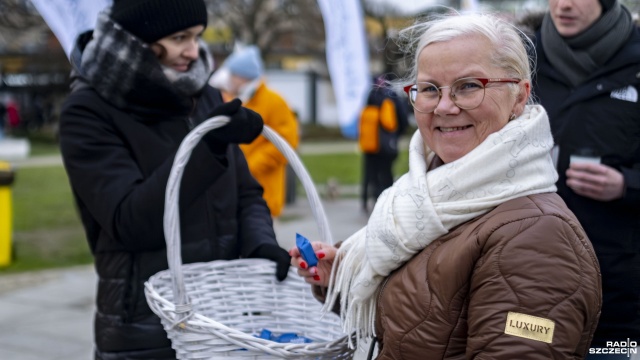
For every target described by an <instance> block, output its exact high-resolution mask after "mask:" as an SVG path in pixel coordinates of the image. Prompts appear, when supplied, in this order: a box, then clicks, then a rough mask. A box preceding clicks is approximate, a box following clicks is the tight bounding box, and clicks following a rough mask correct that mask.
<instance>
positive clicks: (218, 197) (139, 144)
mask: <svg viewBox="0 0 640 360" xmlns="http://www.w3.org/2000/svg"><path fill="white" fill-rule="evenodd" d="M206 24H207V10H206V7H205V4H204V1H203V0H119V1H115V3H114V5H113V6H112V7H111V8H110V9H107V10H106V11H105V12H103V13H101V14H100V15H99V18H98V21H97V24H96V27H95V29H94V30H93V31H90V32H87V33H84V34H82V35H81V36H79V38H78V41H77V45H76V47H75V49H74V51H73V53H72V56H71V60H72V64H73V68H74V71H73V79H74V81H73V84H72V92H71V94H70V95H69V96H68V98H67V99H66V101H65V104H64V106H63V110H62V113H61V117H60V144H61V150H62V155H63V160H64V165H65V168H66V171H67V174H68V176H69V181H70V184H71V187H72V190H73V194H74V197H75V200H76V203H77V206H78V209H79V213H80V217H81V219H82V223H83V225H84V228H85V231H86V236H87V240H88V242H89V246H90V248H91V251H92V253H93V255H94V258H95V268H96V272H97V275H98V285H97V287H98V288H97V306H96V313H95V320H94V331H95V358H96V359H105V360H106V359H134V358H135V359H175V357H176V355H175V352H174V350H173V349H172V348H171V343H170V341H169V340H168V339H167V334H166V332H165V331H164V329H163V327H162V325H161V324H160V319H159V318H158V317H157V316H156V315H155V314H153V312H152V311H151V310H150V309H149V306H148V305H147V302H146V299H145V295H144V282H145V281H146V280H147V279H148V278H149V277H150V276H151V275H153V274H155V273H157V272H159V271H161V270H165V269H167V268H168V265H167V255H166V243H165V238H164V234H163V211H164V200H165V190H166V185H167V180H168V177H169V172H170V170H171V168H172V164H173V160H174V157H175V154H176V152H177V149H178V146H179V145H180V143H181V141H182V140H183V139H184V137H185V136H186V135H187V134H188V133H189V131H190V130H192V129H193V128H194V127H195V126H196V125H198V124H199V123H200V122H202V121H203V120H205V119H207V118H210V117H212V116H215V115H227V116H229V117H230V118H231V121H230V123H229V124H228V125H226V126H224V127H221V128H218V129H215V130H213V131H211V132H209V133H207V134H206V135H205V136H204V138H203V139H202V141H201V142H200V143H199V144H198V145H197V146H196V147H195V148H194V150H193V152H192V155H191V157H190V160H189V163H188V164H187V166H186V168H185V171H184V175H183V178H182V182H181V185H180V203H179V210H180V214H181V224H180V226H181V238H182V260H183V263H193V262H208V261H212V260H218V259H237V258H241V257H245V258H246V257H260V258H267V259H271V260H273V261H275V262H276V263H277V266H276V268H277V271H276V276H277V277H278V279H279V280H283V279H284V278H285V277H286V275H287V272H288V268H289V261H290V257H289V255H288V253H287V252H286V251H285V250H283V249H281V248H280V247H279V246H278V245H277V242H276V238H275V234H274V231H273V227H272V220H271V216H270V214H269V209H268V208H267V206H266V203H265V202H264V200H263V199H262V188H261V187H260V185H259V184H258V183H257V182H256V181H255V180H254V178H253V177H252V176H251V175H250V173H249V169H248V167H247V163H246V160H245V158H244V156H243V155H242V152H241V151H240V149H239V147H238V145H237V144H238V143H249V142H251V141H252V140H253V139H254V138H255V137H257V136H258V135H259V134H260V132H261V130H262V126H263V125H262V119H261V118H260V116H259V115H258V114H256V113H255V112H253V111H251V110H248V109H246V108H243V107H241V103H240V101H239V100H234V101H231V102H229V103H227V104H223V102H222V97H221V95H220V92H219V91H218V90H216V89H214V88H212V87H210V86H208V85H207V79H208V78H209V75H210V74H211V70H212V61H211V57H210V54H209V53H208V51H207V48H206V46H203V44H204V43H202V42H201V41H200V35H201V34H202V32H203V31H204V29H205V26H206Z"/></svg>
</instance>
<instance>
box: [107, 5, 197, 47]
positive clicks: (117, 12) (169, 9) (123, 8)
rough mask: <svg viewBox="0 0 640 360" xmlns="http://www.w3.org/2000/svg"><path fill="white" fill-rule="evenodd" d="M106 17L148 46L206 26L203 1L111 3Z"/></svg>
mask: <svg viewBox="0 0 640 360" xmlns="http://www.w3.org/2000/svg"><path fill="white" fill-rule="evenodd" d="M110 16H111V19H113V21H115V22H116V23H118V24H120V25H121V26H122V27H123V28H124V29H125V30H127V31H128V32H130V33H131V34H133V35H135V36H137V37H138V38H140V39H141V40H142V41H144V42H146V43H148V44H151V43H154V42H156V41H158V40H160V39H162V38H163V37H165V36H168V35H171V34H173V33H176V32H178V31H181V30H184V29H187V28H190V27H192V26H196V25H204V26H207V7H206V5H205V4H204V0H114V2H113V6H112V7H111V15H110Z"/></svg>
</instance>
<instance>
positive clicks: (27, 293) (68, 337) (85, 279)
mask: <svg viewBox="0 0 640 360" xmlns="http://www.w3.org/2000/svg"><path fill="white" fill-rule="evenodd" d="M324 208H325V211H326V213H327V218H328V219H329V224H330V228H331V232H332V235H333V236H334V239H335V240H336V241H337V240H342V239H344V238H345V237H347V236H349V235H350V234H352V233H353V232H355V231H356V230H357V229H359V228H360V227H362V226H363V225H364V224H365V223H366V216H365V215H364V214H363V213H362V212H360V208H359V203H358V201H357V200H356V199H339V200H334V201H328V200H327V201H324ZM276 232H277V235H278V239H279V241H281V243H282V245H283V247H286V248H288V247H289V246H290V245H291V244H292V243H293V242H294V241H295V233H296V232H300V233H301V234H303V235H305V236H307V237H308V238H310V239H312V240H314V239H318V230H317V227H316V223H315V221H314V219H313V216H312V215H311V209H310V207H309V205H308V202H307V201H306V199H304V198H298V199H297V200H296V203H295V204H293V205H290V206H289V207H287V209H286V210H285V212H284V213H283V215H282V221H280V222H279V223H278V224H277V227H276ZM95 282H96V278H95V274H94V271H93V268H92V267H91V266H83V267H77V268H71V269H64V270H53V271H46V272H38V273H29V274H21V275H13V276H3V277H0V359H2V360H43V359H46V360H87V359H91V358H92V344H93V340H92V331H93V330H92V313H93V308H94V300H95V298H94V291H95ZM362 356H363V355H360V354H359V355H358V358H360V357H362Z"/></svg>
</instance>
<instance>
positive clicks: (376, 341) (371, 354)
mask: <svg viewBox="0 0 640 360" xmlns="http://www.w3.org/2000/svg"><path fill="white" fill-rule="evenodd" d="M389 277H390V276H387V278H386V279H384V282H383V283H382V286H381V287H380V291H379V292H378V301H377V304H378V306H380V316H382V313H384V309H383V308H382V302H381V300H382V292H383V291H384V288H385V287H387V283H388V282H389ZM374 324H375V320H374ZM374 331H375V329H374ZM376 343H378V336H377V335H374V336H373V337H372V338H371V347H370V348H369V354H368V356H367V360H371V359H372V358H373V350H374V348H375V345H376ZM379 354H380V349H378V355H379Z"/></svg>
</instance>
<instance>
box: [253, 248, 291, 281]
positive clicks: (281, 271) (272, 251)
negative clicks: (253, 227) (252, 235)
mask: <svg viewBox="0 0 640 360" xmlns="http://www.w3.org/2000/svg"><path fill="white" fill-rule="evenodd" d="M249 257H250V258H262V259H269V260H271V261H274V262H275V263H276V279H278V281H282V280H284V279H286V278H287V274H288V273H289V266H291V256H290V255H289V253H288V252H287V251H286V250H285V249H283V248H281V247H280V246H278V245H273V244H263V245H260V246H259V247H258V248H257V249H256V250H255V251H254V252H253V253H252V254H251V255H249Z"/></svg>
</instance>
